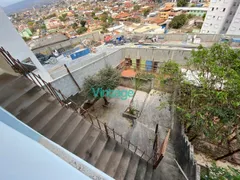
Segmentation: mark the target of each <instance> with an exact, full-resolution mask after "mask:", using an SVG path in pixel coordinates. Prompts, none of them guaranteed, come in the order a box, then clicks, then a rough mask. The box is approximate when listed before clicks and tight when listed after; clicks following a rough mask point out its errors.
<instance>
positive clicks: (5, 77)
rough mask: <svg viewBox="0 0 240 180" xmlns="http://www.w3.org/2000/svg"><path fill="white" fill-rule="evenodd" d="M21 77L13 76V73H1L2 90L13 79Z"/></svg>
mask: <svg viewBox="0 0 240 180" xmlns="http://www.w3.org/2000/svg"><path fill="white" fill-rule="evenodd" d="M18 78H19V77H18V76H13V75H10V74H6V73H4V74H1V75H0V84H1V87H0V90H1V89H3V88H4V87H5V86H7V85H8V84H9V83H12V81H15V80H16V79H18Z"/></svg>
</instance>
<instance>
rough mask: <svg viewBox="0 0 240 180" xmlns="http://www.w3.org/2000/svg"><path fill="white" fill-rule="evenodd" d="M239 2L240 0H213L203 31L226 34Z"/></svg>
mask: <svg viewBox="0 0 240 180" xmlns="http://www.w3.org/2000/svg"><path fill="white" fill-rule="evenodd" d="M237 2H238V0H211V3H210V6H209V8H208V11H207V14H206V17H205V21H204V23H203V26H202V29H201V33H203V34H225V33H226V32H227V30H228V28H229V26H230V24H231V22H232V19H233V17H234V14H235V12H236V10H237V7H238V6H237V4H238V3H237ZM234 5H235V6H234Z"/></svg>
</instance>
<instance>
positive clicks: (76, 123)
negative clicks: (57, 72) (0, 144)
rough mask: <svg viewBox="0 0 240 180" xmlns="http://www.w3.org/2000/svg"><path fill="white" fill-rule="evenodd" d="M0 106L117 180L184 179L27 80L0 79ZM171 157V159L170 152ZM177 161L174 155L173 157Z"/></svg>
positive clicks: (171, 164)
mask: <svg viewBox="0 0 240 180" xmlns="http://www.w3.org/2000/svg"><path fill="white" fill-rule="evenodd" d="M0 106H2V107H3V108H5V109H6V110H7V111H9V112H10V113H12V114H13V115H14V116H16V117H17V118H18V119H20V120H21V121H22V122H24V123H25V124H27V125H28V126H30V127H31V128H33V129H35V130H36V131H38V132H39V133H41V134H42V135H43V136H45V137H47V138H49V139H51V140H52V141H54V142H56V143H57V144H59V145H61V146H62V147H64V148H66V149H67V150H69V151H71V152H72V153H74V154H76V155H77V156H79V157H80V158H82V159H84V160H85V161H87V162H89V163H90V164H92V165H93V166H95V167H97V168H98V169H100V170H102V171H104V172H105V173H107V174H108V175H110V176H111V177H113V178H115V179H118V180H123V179H125V180H133V179H136V180H143V179H145V180H151V179H153V180H159V179H162V180H176V179H181V178H180V175H179V170H178V168H177V167H176V165H175V164H174V161H173V159H164V161H163V162H164V163H162V162H161V163H160V165H159V166H160V167H161V168H160V169H156V170H155V171H153V169H152V165H150V164H149V163H147V162H146V161H145V160H143V159H141V158H140V157H139V156H137V155H136V154H134V153H132V152H131V151H130V150H128V149H125V148H124V147H123V146H122V145H121V144H120V143H118V142H117V141H115V140H113V139H108V138H107V137H106V135H105V134H104V133H103V132H101V131H100V130H99V129H97V128H95V127H94V126H92V124H91V123H90V122H88V121H86V120H84V119H83V117H81V116H80V115H79V114H77V113H76V112H74V111H72V110H71V109H67V108H65V107H62V106H61V105H60V104H59V103H58V102H57V100H55V99H54V98H53V97H52V96H51V95H50V94H48V93H46V92H45V91H43V90H42V89H41V88H40V87H37V86H35V85H34V84H33V83H32V82H31V81H29V80H27V79H26V78H25V77H23V76H21V77H13V76H10V75H7V74H3V75H0ZM168 153H170V155H168V157H169V156H171V152H168ZM173 158H174V155H173Z"/></svg>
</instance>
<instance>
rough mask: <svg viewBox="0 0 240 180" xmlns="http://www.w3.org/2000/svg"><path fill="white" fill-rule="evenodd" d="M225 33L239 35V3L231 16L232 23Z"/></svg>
mask: <svg viewBox="0 0 240 180" xmlns="http://www.w3.org/2000/svg"><path fill="white" fill-rule="evenodd" d="M227 34H229V35H240V5H239V6H238V9H237V11H236V13H235V16H234V17H233V20H232V23H231V24H230V26H229V28H228V31H227Z"/></svg>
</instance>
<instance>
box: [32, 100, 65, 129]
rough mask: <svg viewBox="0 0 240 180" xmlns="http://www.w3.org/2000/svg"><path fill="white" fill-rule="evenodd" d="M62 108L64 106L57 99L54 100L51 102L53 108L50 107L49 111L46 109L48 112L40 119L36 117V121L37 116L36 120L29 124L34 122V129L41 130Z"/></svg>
mask: <svg viewBox="0 0 240 180" xmlns="http://www.w3.org/2000/svg"><path fill="white" fill-rule="evenodd" d="M61 109H62V106H61V105H59V104H57V101H54V102H53V103H52V104H51V109H50V108H49V109H48V111H46V113H45V114H43V115H42V117H41V119H40V120H39V119H36V122H35V118H34V121H33V120H32V121H30V123H29V124H31V122H33V124H35V125H33V129H35V130H36V131H38V132H39V131H40V130H41V129H43V127H44V126H45V125H46V124H47V123H48V122H49V121H50V120H51V119H52V118H53V117H54V116H55V115H56V114H57V113H58V112H59V111H60V110H61ZM44 111H45V110H44Z"/></svg>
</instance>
